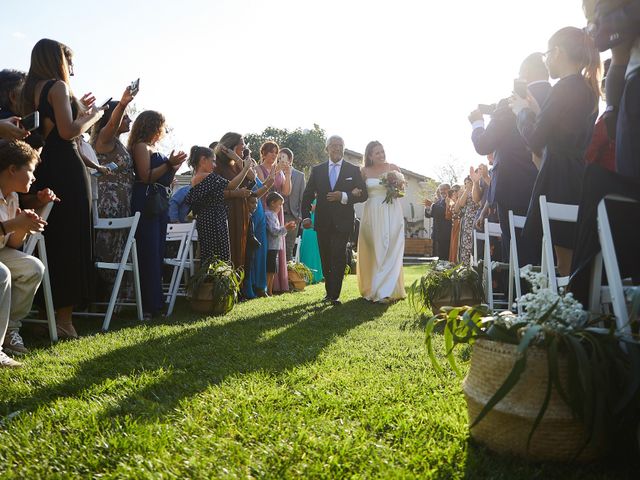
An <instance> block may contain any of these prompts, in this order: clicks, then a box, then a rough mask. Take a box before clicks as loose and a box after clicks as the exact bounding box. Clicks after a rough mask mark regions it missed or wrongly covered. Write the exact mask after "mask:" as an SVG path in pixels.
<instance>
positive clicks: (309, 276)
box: [287, 260, 313, 285]
mask: <svg viewBox="0 0 640 480" xmlns="http://www.w3.org/2000/svg"><path fill="white" fill-rule="evenodd" d="M287 270H293V271H294V272H296V273H297V274H298V275H300V278H302V279H303V280H304V281H305V283H306V284H307V285H311V283H312V282H313V273H312V272H311V270H310V269H309V267H307V266H306V265H305V264H304V263H300V262H294V261H293V260H290V261H289V263H287Z"/></svg>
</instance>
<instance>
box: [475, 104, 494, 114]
mask: <svg viewBox="0 0 640 480" xmlns="http://www.w3.org/2000/svg"><path fill="white" fill-rule="evenodd" d="M478 110H479V111H480V113H482V114H483V115H493V112H495V111H496V104H495V103H494V104H492V105H487V104H486V103H481V104H480V105H478Z"/></svg>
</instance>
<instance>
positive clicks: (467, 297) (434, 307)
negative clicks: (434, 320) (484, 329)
mask: <svg viewBox="0 0 640 480" xmlns="http://www.w3.org/2000/svg"><path fill="white" fill-rule="evenodd" d="M481 302H482V299H481V298H477V297H476V296H475V295H474V293H473V290H472V289H471V288H470V287H468V286H466V285H462V286H461V287H460V295H459V298H458V300H457V301H456V300H454V297H453V292H448V293H446V294H444V295H441V296H439V297H437V298H434V299H432V300H431V311H432V312H433V313H434V315H435V314H437V313H438V312H439V311H440V308H441V307H464V306H465V305H477V304H479V303H481Z"/></svg>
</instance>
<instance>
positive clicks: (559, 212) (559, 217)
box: [540, 195, 578, 292]
mask: <svg viewBox="0 0 640 480" xmlns="http://www.w3.org/2000/svg"><path fill="white" fill-rule="evenodd" d="M540 218H541V219H542V272H543V273H545V274H546V275H547V277H548V278H549V288H551V290H552V291H555V292H557V291H558V278H557V276H556V265H555V261H554V260H553V239H552V237H551V220H554V221H558V222H570V223H571V222H572V223H576V222H577V221H578V205H568V204H564V203H552V202H547V197H546V196H545V195H540ZM561 283H564V284H565V285H566V284H567V283H568V278H567V277H563V279H562V281H561Z"/></svg>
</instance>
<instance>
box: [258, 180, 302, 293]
mask: <svg viewBox="0 0 640 480" xmlns="http://www.w3.org/2000/svg"><path fill="white" fill-rule="evenodd" d="M283 203H284V198H282V195H280V194H279V193H278V192H271V193H269V194H268V195H267V199H266V204H267V209H266V210H265V212H264V213H265V216H266V219H267V244H268V247H267V294H268V295H272V293H273V291H272V288H273V277H274V276H275V274H276V273H278V252H279V251H280V249H281V248H282V237H284V236H285V235H286V234H287V232H288V231H290V230H293V229H294V228H296V222H295V221H293V220H292V221H290V222H287V223H286V224H285V226H284V227H283V226H281V225H280V220H279V219H278V213H279V212H280V210H281V209H282V204H283Z"/></svg>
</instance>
